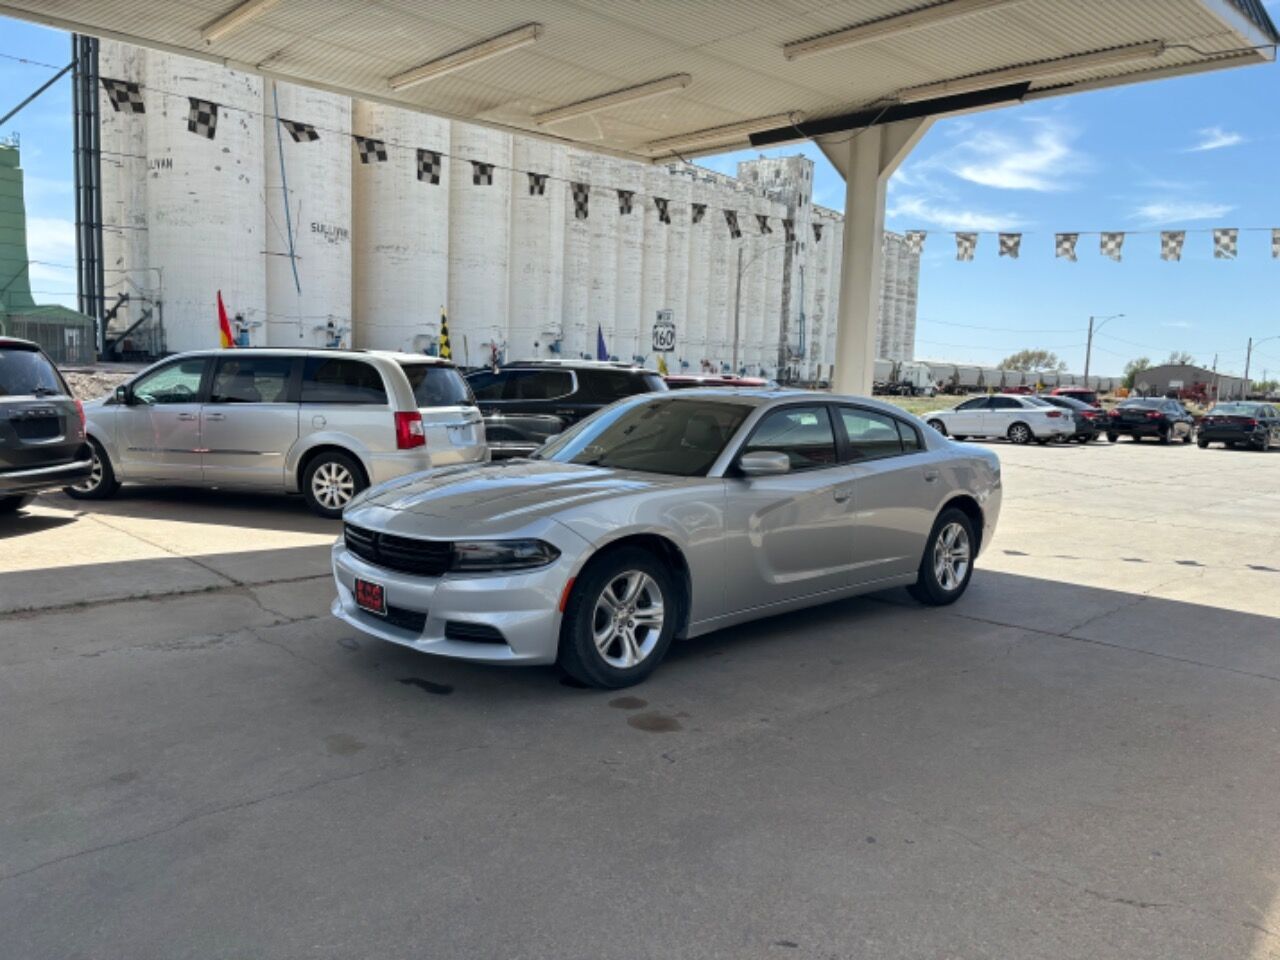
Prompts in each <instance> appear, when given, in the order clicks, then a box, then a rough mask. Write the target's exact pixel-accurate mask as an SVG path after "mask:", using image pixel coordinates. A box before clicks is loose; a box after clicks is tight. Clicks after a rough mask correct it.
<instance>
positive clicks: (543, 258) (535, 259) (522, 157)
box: [507, 136, 572, 359]
mask: <svg viewBox="0 0 1280 960" xmlns="http://www.w3.org/2000/svg"><path fill="white" fill-rule="evenodd" d="M565 155H566V151H565V148H564V147H562V146H560V145H559V144H554V143H551V142H549V141H546V140H535V139H533V138H532V137H520V136H517V137H516V138H515V140H514V142H513V144H512V163H511V165H512V166H513V167H515V169H516V170H517V171H518V172H516V173H512V174H511V177H512V182H511V269H510V271H509V276H508V286H509V290H508V294H507V302H508V314H507V315H508V329H507V344H508V348H507V355H508V357H510V358H511V359H527V358H546V357H556V356H559V355H558V354H557V353H556V352H555V351H554V350H553V349H552V348H553V345H555V344H561V345H562V344H563V340H564V330H563V319H562V316H561V314H562V309H561V308H562V306H563V303H564V255H565V243H564V232H565V193H566V187H565V182H564V178H565ZM529 171H532V172H534V173H540V174H545V175H546V177H547V179H546V181H545V183H544V184H543V191H544V192H543V193H541V194H538V193H533V192H531V191H530V186H529ZM570 216H572V214H570Z"/></svg>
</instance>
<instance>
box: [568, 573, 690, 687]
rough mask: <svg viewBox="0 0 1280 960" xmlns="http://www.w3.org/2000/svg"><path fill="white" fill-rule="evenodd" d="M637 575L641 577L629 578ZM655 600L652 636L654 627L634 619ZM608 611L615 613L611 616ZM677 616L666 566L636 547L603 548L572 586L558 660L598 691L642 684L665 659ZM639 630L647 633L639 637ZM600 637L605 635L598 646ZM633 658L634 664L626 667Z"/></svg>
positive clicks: (676, 599)
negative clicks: (657, 611)
mask: <svg viewBox="0 0 1280 960" xmlns="http://www.w3.org/2000/svg"><path fill="white" fill-rule="evenodd" d="M637 576H639V577H641V578H642V579H641V580H639V581H634V580H631V579H630V578H632V577H637ZM637 582H638V593H637V595H636V596H635V597H633V598H632V599H631V601H630V604H629V605H628V604H627V603H626V599H627V595H626V591H627V590H628V589H630V588H632V587H633V586H635V585H636V584H637ZM619 590H622V591H623V593H621V594H620V593H619ZM655 590H656V592H657V594H658V596H657V597H655V596H654V595H653V594H654V591H655ZM606 594H608V596H609V597H611V598H612V603H610V602H609V601H608V600H606V598H605V597H606ZM619 602H621V604H622V605H621V606H619V605H618V604H619ZM655 602H656V603H657V604H658V606H659V609H660V611H661V619H660V622H659V624H658V627H657V630H656V635H655V631H654V627H652V626H647V627H645V626H643V625H642V624H641V623H638V622H637V621H636V619H633V617H635V615H636V614H640V613H642V612H643V611H644V610H645V609H646V607H648V608H650V609H651V608H652V605H653V604H654V603H655ZM610 607H614V608H616V611H617V612H612V613H611V612H610ZM679 615H680V596H679V593H678V591H677V590H676V585H675V582H674V580H673V579H672V577H671V574H670V572H669V571H668V568H667V566H666V565H665V564H663V563H662V562H661V561H660V560H659V559H658V558H657V557H655V556H654V555H653V554H652V553H650V552H649V551H648V550H644V549H641V548H640V547H619V548H618V549H616V550H606V551H605V552H603V553H601V554H599V555H598V556H596V557H594V558H592V560H591V561H590V562H589V563H588V564H587V566H586V567H585V568H584V569H583V571H582V573H581V574H580V575H579V576H578V579H577V581H576V582H575V583H574V585H573V592H572V593H570V594H569V602H568V603H567V604H566V605H565V610H564V619H563V620H562V621H561V624H560V653H559V656H558V657H557V660H556V662H557V663H558V664H559V666H560V669H561V670H563V671H564V672H565V673H567V674H568V675H569V676H571V677H573V678H574V679H575V680H577V681H579V682H580V683H585V684H587V685H588V686H591V687H598V688H600V689H602V690H616V689H618V688H620V687H629V686H632V685H633V684H637V683H640V682H641V681H642V680H644V679H645V678H646V677H647V676H649V674H650V673H652V672H653V670H654V668H655V667H657V665H658V664H659V663H660V662H661V660H662V658H663V657H664V656H666V653H667V649H668V648H669V647H670V646H671V638H672V637H673V636H675V630H676V621H677V620H678V619H679ZM624 618H625V619H624ZM638 629H644V630H645V633H644V634H643V635H639V634H637V632H636V631H637V630H638ZM598 636H600V637H604V639H602V640H601V641H600V643H599V644H597V637H598ZM636 656H639V659H638V660H636V661H635V662H634V663H633V664H632V665H630V666H628V665H626V661H627V660H631V659H634V658H635V657H636Z"/></svg>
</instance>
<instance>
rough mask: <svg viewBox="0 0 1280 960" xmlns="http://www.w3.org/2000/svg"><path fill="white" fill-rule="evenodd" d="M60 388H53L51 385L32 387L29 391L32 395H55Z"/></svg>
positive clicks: (59, 391)
mask: <svg viewBox="0 0 1280 960" xmlns="http://www.w3.org/2000/svg"><path fill="white" fill-rule="evenodd" d="M61 392H62V391H61V390H55V389H53V387H34V388H33V389H32V391H31V395H32V396H33V397H56V396H57V395H58V394H60V393H61Z"/></svg>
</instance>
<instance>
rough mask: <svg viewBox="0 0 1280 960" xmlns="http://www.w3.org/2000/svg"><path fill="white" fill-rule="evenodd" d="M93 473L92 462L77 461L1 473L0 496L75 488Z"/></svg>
mask: <svg viewBox="0 0 1280 960" xmlns="http://www.w3.org/2000/svg"><path fill="white" fill-rule="evenodd" d="M92 472H93V461H92V460H75V461H72V462H71V463H59V464H56V465H54V466H52V467H32V468H30V469H27V470H8V471H5V472H3V473H0V495H4V496H10V495H13V494H23V493H39V492H40V491H41V490H60V489H61V488H63V487H68V486H74V485H75V484H77V483H79V482H80V481H81V480H85V479H87V478H88V477H89V474H90V473H92Z"/></svg>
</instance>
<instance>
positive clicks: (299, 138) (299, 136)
mask: <svg viewBox="0 0 1280 960" xmlns="http://www.w3.org/2000/svg"><path fill="white" fill-rule="evenodd" d="M280 126H282V127H284V129H285V132H286V133H288V134H289V136H291V137H293V142H294V143H315V142H316V141H317V140H319V139H320V134H319V132H318V131H317V130H316V128H315V127H313V126H312V125H311V124H309V123H303V122H302V121H301V120H284V119H281V121H280Z"/></svg>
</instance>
